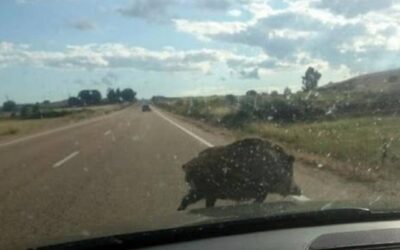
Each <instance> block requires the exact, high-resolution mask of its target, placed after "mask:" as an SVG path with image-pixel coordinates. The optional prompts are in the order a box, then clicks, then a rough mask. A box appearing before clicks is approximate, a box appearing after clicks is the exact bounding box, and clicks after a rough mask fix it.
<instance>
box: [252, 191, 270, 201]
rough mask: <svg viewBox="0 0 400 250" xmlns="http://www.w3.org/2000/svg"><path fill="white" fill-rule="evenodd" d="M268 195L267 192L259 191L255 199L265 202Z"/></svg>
mask: <svg viewBox="0 0 400 250" xmlns="http://www.w3.org/2000/svg"><path fill="white" fill-rule="evenodd" d="M267 195H268V193H267V192H262V193H259V194H258V195H257V197H256V199H255V200H254V203H263V202H264V200H265V199H266V198H267Z"/></svg>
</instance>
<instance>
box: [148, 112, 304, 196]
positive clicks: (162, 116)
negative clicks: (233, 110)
mask: <svg viewBox="0 0 400 250" xmlns="http://www.w3.org/2000/svg"><path fill="white" fill-rule="evenodd" d="M152 109H153V111H154V113H156V114H157V115H159V116H160V117H161V118H163V119H164V120H166V121H168V122H169V123H171V124H172V125H174V126H176V127H178V128H179V129H180V130H182V131H183V132H185V133H186V134H188V135H190V136H192V137H193V138H195V139H197V140H198V141H200V142H201V143H203V144H204V145H206V146H207V147H214V145H213V144H211V143H210V142H208V141H207V140H205V139H203V138H201V137H200V136H198V135H196V134H195V133H193V132H192V131H189V130H188V129H186V128H184V127H183V126H181V125H179V124H178V123H177V122H175V121H173V120H172V119H170V118H168V117H167V116H165V115H164V114H162V113H161V112H160V111H158V110H157V109H155V108H154V107H152ZM290 197H291V198H293V199H294V200H296V201H299V202H305V201H310V200H311V199H310V198H308V197H307V196H305V195H291V196H290Z"/></svg>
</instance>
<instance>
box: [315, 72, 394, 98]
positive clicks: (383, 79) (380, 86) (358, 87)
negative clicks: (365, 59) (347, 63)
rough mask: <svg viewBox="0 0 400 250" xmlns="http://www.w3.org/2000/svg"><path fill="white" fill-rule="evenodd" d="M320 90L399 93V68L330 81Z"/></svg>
mask: <svg viewBox="0 0 400 250" xmlns="http://www.w3.org/2000/svg"><path fill="white" fill-rule="evenodd" d="M319 89H320V90H324V91H327V90H335V91H340V92H342V91H344V92H370V93H393V92H396V93H400V69H395V70H388V71H382V72H376V73H370V74H365V75H360V76H356V77H353V78H350V79H348V80H345V81H342V82H336V83H330V84H327V85H325V86H322V87H320V88H319Z"/></svg>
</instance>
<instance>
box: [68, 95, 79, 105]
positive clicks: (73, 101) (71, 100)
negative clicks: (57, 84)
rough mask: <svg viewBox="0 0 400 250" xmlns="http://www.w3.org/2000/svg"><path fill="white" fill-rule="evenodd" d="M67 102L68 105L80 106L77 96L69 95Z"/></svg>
mask: <svg viewBox="0 0 400 250" xmlns="http://www.w3.org/2000/svg"><path fill="white" fill-rule="evenodd" d="M67 102H68V106H69V107H79V106H82V101H81V100H80V99H79V98H78V97H70V98H68V101H67Z"/></svg>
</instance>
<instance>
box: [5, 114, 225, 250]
mask: <svg viewBox="0 0 400 250" xmlns="http://www.w3.org/2000/svg"><path fill="white" fill-rule="evenodd" d="M212 137H213V136H211V135H210V136H209V138H208V139H209V140H210V141H212V139H213V138H212ZM218 140H219V141H221V138H219V139H218ZM216 143H218V142H216ZM205 147H206V146H205V145H204V144H202V143H201V142H199V141H198V140H196V139H193V138H192V137H191V136H189V135H187V134H185V133H183V132H182V131H181V130H179V129H177V128H176V127H175V126H172V125H171V124H169V123H168V122H167V121H165V120H164V119H162V118H161V117H160V116H158V115H156V114H154V113H142V112H140V111H139V109H138V108H137V107H135V108H129V109H126V110H124V111H122V112H120V113H118V114H116V115H113V116H110V117H109V118H108V119H102V120H99V121H98V122H95V123H91V124H88V125H85V126H78V127H74V128H71V129H67V130H63V131H60V132H57V133H51V134H48V135H43V136H40V137H35V138H32V139H30V140H26V141H22V142H19V143H15V144H10V145H7V146H3V147H0V159H1V166H0V199H1V200H2V203H1V205H0V215H1V216H0V231H1V232H2V233H1V235H0V248H1V249H4V248H11V249H12V248H20V247H25V246H27V244H37V243H47V242H48V241H49V240H52V239H60V240H68V239H73V238H76V237H93V236H98V235H106V234H109V233H123V232H128V231H137V230H149V229H152V228H158V227H163V226H173V225H176V224H179V219H178V220H176V219H174V220H173V221H170V220H171V219H170V218H169V217H168V216H167V215H168V214H170V213H174V214H175V213H177V212H176V211H175V210H176V208H177V206H178V205H179V202H180V199H181V198H182V196H183V195H184V194H185V192H186V184H185V183H184V179H183V172H182V170H181V168H180V166H181V165H182V164H183V163H184V162H186V161H188V160H189V159H191V158H192V157H194V156H195V155H196V154H197V153H198V152H199V151H201V150H203V149H204V148H205ZM180 217H182V218H183V217H184V216H180ZM171 218H172V217H171Z"/></svg>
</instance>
